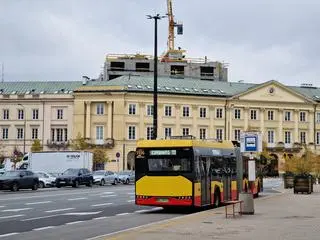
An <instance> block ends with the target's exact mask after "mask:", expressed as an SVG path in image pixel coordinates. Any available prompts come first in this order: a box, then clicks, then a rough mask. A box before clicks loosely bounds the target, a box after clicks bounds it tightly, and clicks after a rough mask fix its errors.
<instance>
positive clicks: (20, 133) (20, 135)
mask: <svg viewBox="0 0 320 240" xmlns="http://www.w3.org/2000/svg"><path fill="white" fill-rule="evenodd" d="M23 136H24V129H23V128H22V127H18V128H17V139H18V140H22V139H23Z"/></svg>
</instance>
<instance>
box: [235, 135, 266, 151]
mask: <svg viewBox="0 0 320 240" xmlns="http://www.w3.org/2000/svg"><path fill="white" fill-rule="evenodd" d="M240 148H241V152H262V136H261V133H259V132H242V133H241V134H240Z"/></svg>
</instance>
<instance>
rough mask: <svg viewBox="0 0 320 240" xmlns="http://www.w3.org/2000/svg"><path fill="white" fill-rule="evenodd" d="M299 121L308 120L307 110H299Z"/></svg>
mask: <svg viewBox="0 0 320 240" xmlns="http://www.w3.org/2000/svg"><path fill="white" fill-rule="evenodd" d="M299 121H300V122H306V121H307V113H306V112H305V111H301V112H299Z"/></svg>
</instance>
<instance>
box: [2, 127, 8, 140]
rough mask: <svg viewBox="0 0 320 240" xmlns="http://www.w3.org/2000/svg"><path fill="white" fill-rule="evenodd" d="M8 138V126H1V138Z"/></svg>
mask: <svg viewBox="0 0 320 240" xmlns="http://www.w3.org/2000/svg"><path fill="white" fill-rule="evenodd" d="M8 138H9V129H8V128H2V139H3V140H5V139H8Z"/></svg>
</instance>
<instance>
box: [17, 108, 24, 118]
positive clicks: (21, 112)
mask: <svg viewBox="0 0 320 240" xmlns="http://www.w3.org/2000/svg"><path fill="white" fill-rule="evenodd" d="M18 119H19V120H23V119H24V111H23V109H19V110H18Z"/></svg>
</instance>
